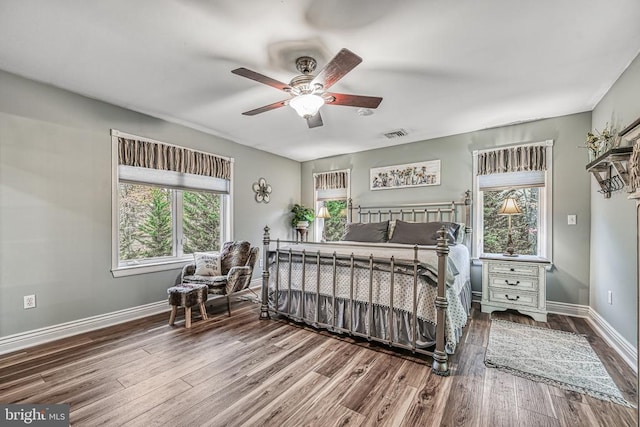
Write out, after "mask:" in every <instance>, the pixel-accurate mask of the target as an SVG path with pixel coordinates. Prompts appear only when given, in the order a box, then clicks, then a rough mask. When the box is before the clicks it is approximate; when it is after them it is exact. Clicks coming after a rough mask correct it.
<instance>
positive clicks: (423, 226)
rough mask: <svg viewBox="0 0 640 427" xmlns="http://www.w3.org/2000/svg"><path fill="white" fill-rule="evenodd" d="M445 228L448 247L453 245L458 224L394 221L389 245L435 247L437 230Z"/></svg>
mask: <svg viewBox="0 0 640 427" xmlns="http://www.w3.org/2000/svg"><path fill="white" fill-rule="evenodd" d="M443 225H444V226H445V227H446V229H447V234H446V235H445V237H446V238H447V240H448V241H449V244H450V245H453V244H455V242H456V236H457V234H458V229H459V228H460V224H457V223H453V222H404V221H399V220H398V221H396V227H395V229H394V230H393V236H391V239H390V240H389V243H404V244H408V245H437V244H438V230H440V229H441V228H442V226H443Z"/></svg>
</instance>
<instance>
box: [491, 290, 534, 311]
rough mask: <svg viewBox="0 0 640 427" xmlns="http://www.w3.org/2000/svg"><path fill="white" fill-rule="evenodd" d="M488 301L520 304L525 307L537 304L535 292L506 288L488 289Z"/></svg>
mask: <svg viewBox="0 0 640 427" xmlns="http://www.w3.org/2000/svg"><path fill="white" fill-rule="evenodd" d="M489 301H492V302H499V303H503V304H507V305H521V306H527V307H537V306H538V293H537V292H522V291H520V292H516V291H510V290H507V289H489Z"/></svg>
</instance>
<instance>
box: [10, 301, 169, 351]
mask: <svg viewBox="0 0 640 427" xmlns="http://www.w3.org/2000/svg"><path fill="white" fill-rule="evenodd" d="M163 312H169V306H168V305H167V301H158V302H152V303H150V304H145V305H140V306H137V307H131V308H126V309H124V310H118V311H113V312H111V313H105V314H99V315H97V316H92V317H87V318H84V319H79V320H73V321H71V322H66V323H60V324H58V325H53V326H47V327H44V328H40V329H34V330H32V331H26V332H20V333H17V334H13V335H9V336H6V337H3V338H0V354H5V353H10V352H12V351H16V350H22V349H24V348H27V347H32V346H35V345H39V344H44V343H46V342H50V341H55V340H58V339H61V338H66V337H70V336H73V335H78V334H82V333H85V332H90V331H94V330H96V329H101V328H104V327H107V326H113V325H117V324H120V323H124V322H128V321H131V320H135V319H140V318H142V317H147V316H152V315H154V314H158V313H163Z"/></svg>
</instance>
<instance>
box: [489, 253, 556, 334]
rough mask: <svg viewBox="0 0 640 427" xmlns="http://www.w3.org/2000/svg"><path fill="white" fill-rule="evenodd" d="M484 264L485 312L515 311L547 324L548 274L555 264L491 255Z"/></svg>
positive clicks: (541, 259)
mask: <svg viewBox="0 0 640 427" xmlns="http://www.w3.org/2000/svg"><path fill="white" fill-rule="evenodd" d="M480 260H482V312H483V313H491V312H493V311H495V310H506V309H509V308H510V309H513V310H518V311H519V312H520V313H522V314H526V315H529V316H531V317H533V319H534V320H537V321H538V322H546V321H547V296H546V294H547V292H546V290H547V274H546V268H547V267H548V266H549V265H551V263H550V262H549V261H548V260H546V259H544V258H540V257H534V256H528V255H520V256H518V257H506V256H503V255H497V254H491V255H489V254H487V255H482V256H481V257H480Z"/></svg>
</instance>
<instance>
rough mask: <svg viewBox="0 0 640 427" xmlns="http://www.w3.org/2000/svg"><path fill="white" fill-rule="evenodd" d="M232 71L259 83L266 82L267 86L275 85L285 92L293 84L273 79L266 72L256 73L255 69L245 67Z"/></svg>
mask: <svg viewBox="0 0 640 427" xmlns="http://www.w3.org/2000/svg"><path fill="white" fill-rule="evenodd" d="M231 72H232V73H233V74H237V75H239V76H242V77H246V78H248V79H251V80H255V81H257V82H259V83H263V84H266V85H267V86H271V87H275V88H276V89H280V90H283V91H285V92H286V91H288V90H290V89H291V86H289V85H288V84H286V83H282V82H280V81H278V80H275V79H272V78H271V77H267V76H265V75H264V74H260V73H256V72H255V71H251V70H248V69H246V68H244V67H243V68H236V69H235V70H231Z"/></svg>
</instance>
